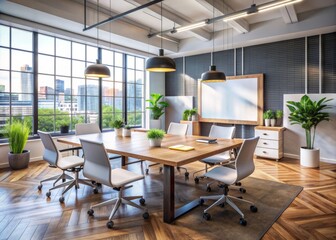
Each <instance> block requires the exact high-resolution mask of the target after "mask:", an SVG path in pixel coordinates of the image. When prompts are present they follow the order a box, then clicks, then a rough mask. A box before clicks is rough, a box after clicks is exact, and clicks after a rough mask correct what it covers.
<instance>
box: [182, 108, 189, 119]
mask: <svg viewBox="0 0 336 240" xmlns="http://www.w3.org/2000/svg"><path fill="white" fill-rule="evenodd" d="M189 116H190V110H189V109H186V110H184V111H183V115H182V120H183V121H188V120H189Z"/></svg>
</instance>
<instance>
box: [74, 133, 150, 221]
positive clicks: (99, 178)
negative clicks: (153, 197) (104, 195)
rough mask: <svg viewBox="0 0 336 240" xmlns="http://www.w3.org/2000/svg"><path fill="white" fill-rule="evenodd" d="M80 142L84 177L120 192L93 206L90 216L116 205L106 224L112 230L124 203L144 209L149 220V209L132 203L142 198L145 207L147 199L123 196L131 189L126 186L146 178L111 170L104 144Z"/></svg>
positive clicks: (129, 172)
mask: <svg viewBox="0 0 336 240" xmlns="http://www.w3.org/2000/svg"><path fill="white" fill-rule="evenodd" d="M80 141H81V145H82V148H83V151H84V159H85V160H84V168H83V175H84V176H85V177H87V178H90V179H92V180H94V181H96V182H100V183H102V184H104V185H106V186H109V187H112V188H113V189H114V190H116V191H118V197H116V198H113V199H110V200H107V201H105V202H102V203H99V204H96V205H93V206H91V207H90V210H89V211H88V214H89V215H90V216H93V214H94V210H93V208H96V207H102V206H106V205H110V204H113V203H115V205H114V207H113V210H112V212H111V214H110V217H109V221H108V222H107V224H106V226H107V227H108V228H112V227H113V225H114V223H113V221H112V218H113V216H114V214H115V213H116V212H117V210H118V208H119V206H120V204H121V203H123V204H128V205H131V206H133V207H136V208H139V209H143V210H144V211H145V213H144V214H143V218H144V219H147V218H148V217H149V214H148V212H147V208H146V207H143V206H140V205H137V204H135V203H134V202H131V201H130V200H133V199H137V198H140V204H142V205H143V204H145V199H144V198H143V197H142V196H130V197H123V196H122V195H123V190H124V189H127V188H130V187H131V185H129V186H126V185H127V184H130V183H132V182H135V181H138V180H142V179H144V176H143V175H140V174H137V173H134V172H131V171H128V170H124V169H122V168H115V169H111V165H110V163H109V159H108V155H107V152H106V150H105V147H104V144H103V143H99V142H93V141H89V140H84V139H81V140H80Z"/></svg>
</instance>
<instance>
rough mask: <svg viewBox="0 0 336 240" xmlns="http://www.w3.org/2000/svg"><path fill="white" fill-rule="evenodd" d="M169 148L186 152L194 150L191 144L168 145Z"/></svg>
mask: <svg viewBox="0 0 336 240" xmlns="http://www.w3.org/2000/svg"><path fill="white" fill-rule="evenodd" d="M169 149H172V150H179V151H184V152H186V151H190V150H194V149H195V148H194V147H191V146H185V145H174V146H170V147H169Z"/></svg>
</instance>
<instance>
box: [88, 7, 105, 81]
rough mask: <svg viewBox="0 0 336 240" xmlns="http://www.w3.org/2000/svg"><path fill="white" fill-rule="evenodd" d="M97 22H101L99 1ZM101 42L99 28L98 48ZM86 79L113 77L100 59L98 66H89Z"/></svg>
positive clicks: (97, 61) (97, 62)
mask: <svg viewBox="0 0 336 240" xmlns="http://www.w3.org/2000/svg"><path fill="white" fill-rule="evenodd" d="M97 22H99V0H98V2H97ZM98 41H99V29H98V27H97V47H98ZM84 75H85V77H93V78H107V77H110V76H111V73H110V69H109V68H108V67H106V66H105V65H103V64H101V63H100V61H99V59H97V60H96V64H92V65H90V66H88V67H87V68H86V69H85V71H84Z"/></svg>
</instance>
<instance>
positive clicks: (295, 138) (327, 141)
mask: <svg viewBox="0 0 336 240" xmlns="http://www.w3.org/2000/svg"><path fill="white" fill-rule="evenodd" d="M307 95H308V96H309V97H310V98H311V99H312V100H313V101H317V100H320V99H321V98H323V97H327V98H328V99H329V98H333V100H332V101H330V102H328V104H330V105H332V108H331V109H329V110H327V111H328V112H329V113H330V118H331V120H330V121H329V122H328V121H323V122H321V123H320V124H319V125H317V128H316V136H315V144H314V147H315V148H319V149H320V156H321V160H322V161H327V162H333V163H336V94H307ZM302 96H303V94H284V104H283V105H284V121H283V122H284V127H286V128H287V129H286V131H285V133H284V148H285V149H284V152H285V156H287V157H292V158H299V155H300V147H301V146H305V145H306V140H305V139H306V137H305V131H304V129H303V128H301V126H300V125H290V122H289V119H288V116H289V113H290V112H289V109H288V107H287V106H286V103H287V101H296V102H297V101H300V99H301V97H302Z"/></svg>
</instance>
